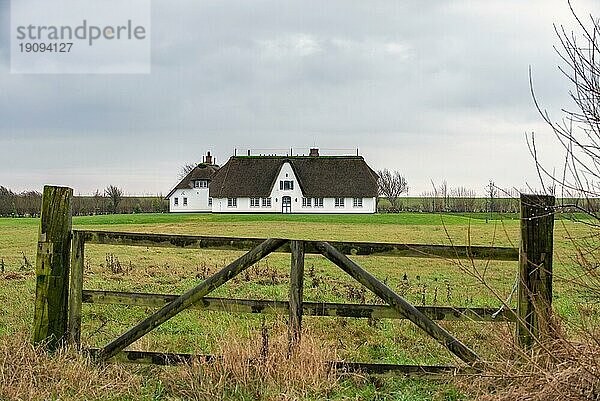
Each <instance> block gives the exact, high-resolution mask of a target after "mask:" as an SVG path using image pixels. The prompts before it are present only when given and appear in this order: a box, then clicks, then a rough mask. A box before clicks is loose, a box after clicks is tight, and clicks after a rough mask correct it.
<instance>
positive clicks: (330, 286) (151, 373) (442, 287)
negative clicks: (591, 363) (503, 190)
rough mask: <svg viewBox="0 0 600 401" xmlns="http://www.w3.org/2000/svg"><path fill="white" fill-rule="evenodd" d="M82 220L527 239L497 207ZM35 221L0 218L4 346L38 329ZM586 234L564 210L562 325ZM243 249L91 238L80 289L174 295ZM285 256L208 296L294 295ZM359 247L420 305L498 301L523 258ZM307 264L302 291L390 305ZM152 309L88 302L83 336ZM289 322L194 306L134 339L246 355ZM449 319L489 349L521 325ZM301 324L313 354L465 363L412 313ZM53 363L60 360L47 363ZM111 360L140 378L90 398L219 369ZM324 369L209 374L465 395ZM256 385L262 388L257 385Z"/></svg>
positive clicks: (69, 393)
mask: <svg viewBox="0 0 600 401" xmlns="http://www.w3.org/2000/svg"><path fill="white" fill-rule="evenodd" d="M73 227H74V228H75V229H94V230H106V231H123V232H147V233H171V234H192V235H211V236H235V237H258V238H268V237H281V238H295V239H310V240H340V241H341V240H345V241H372V242H401V243H424V244H446V245H451V244H453V245H460V244H467V243H470V244H472V245H494V246H511V247H518V243H519V220H518V216H516V215H514V214H513V215H499V214H497V215H494V216H492V218H490V216H489V215H485V214H481V215H480V214H469V215H459V214H457V215H450V214H444V215H441V214H427V213H400V214H376V215H346V216H336V215H287V216H286V215H264V216H260V215H212V214H179V215H177V214H129V215H103V216H84V217H74V218H73ZM37 230H38V220H37V219H32V218H18V219H10V218H5V219H0V260H1V266H2V274H1V276H0V301H1V302H0V304H1V305H2V306H1V308H2V313H1V314H0V339H1V341H2V343H3V346H5V347H6V346H7V344H10V346H11V347H17V348H18V345H19V344H22V343H25V342H27V341H28V340H29V339H28V336H29V332H30V329H31V323H32V319H33V317H32V316H33V300H34V288H35V274H34V266H33V263H34V260H35V244H36V241H37ZM587 234H588V228H587V226H586V225H585V224H577V223H574V222H571V221H569V220H566V219H559V220H557V221H556V223H555V237H554V238H555V267H554V269H555V288H554V305H555V308H556V310H557V312H558V313H559V314H560V316H561V317H563V318H564V319H565V328H566V329H567V330H568V326H569V322H571V321H573V322H575V321H577V319H578V318H579V316H580V314H581V313H582V310H586V308H587V309H589V305H588V303H587V302H586V297H585V294H582V293H579V292H578V291H576V289H575V288H574V287H573V285H572V284H571V280H570V279H571V273H572V266H573V265H574V261H573V260H572V255H574V254H575V252H574V249H575V245H574V242H573V240H572V238H587ZM241 254H242V253H241V252H234V251H217V250H187V249H184V250H181V249H179V250H176V249H165V248H144V247H117V246H100V245H91V244H90V245H87V246H86V255H85V256H86V257H85V275H84V288H85V289H104V290H120V291H135V292H152V293H169V294H179V293H182V292H184V291H186V290H188V289H190V288H192V287H193V286H195V285H197V284H198V283H200V282H201V281H202V280H203V279H204V278H206V277H208V276H209V275H210V274H212V273H215V272H216V271H218V269H220V268H222V267H224V266H225V265H226V264H227V263H229V262H231V261H232V260H234V259H235V258H236V257H238V256H240V255H241ZM289 258H290V256H289V254H283V253H282V254H277V253H275V254H272V255H270V256H268V257H267V258H266V259H264V260H262V261H260V262H259V263H258V264H256V265H255V266H253V267H251V268H250V269H248V270H247V271H246V272H244V273H242V274H241V275H240V276H238V277H236V278H235V279H233V281H231V282H229V283H227V284H226V285H225V286H223V287H222V288H219V289H218V290H217V291H215V292H214V293H212V294H211V296H221V297H229V298H253V299H275V300H286V299H287V292H288V282H289ZM353 259H354V260H356V261H357V262H358V263H359V264H360V265H361V266H363V267H364V268H365V269H367V270H369V271H370V272H371V273H372V274H374V275H375V276H377V277H378V278H380V279H381V280H382V281H384V282H385V283H386V284H388V285H389V286H390V287H391V288H392V289H394V290H395V291H396V292H397V293H399V294H400V295H402V296H404V297H405V298H406V299H408V300H409V301H410V302H412V303H413V304H415V305H452V306H485V307H492V308H496V307H499V306H500V305H501V300H503V299H506V298H507V297H508V295H509V293H510V292H511V289H512V286H513V284H514V281H515V274H516V267H517V263H516V262H496V261H485V260H484V261H468V260H463V261H456V260H448V259H441V258H431V259H425V258H391V257H373V256H355V257H353ZM305 264H306V268H305V269H306V270H305V290H304V297H305V300H307V301H329V302H353V303H381V301H379V300H378V299H377V298H376V297H375V296H374V295H373V294H371V293H369V292H368V291H367V290H365V289H364V288H362V287H361V286H360V284H358V283H357V282H355V281H353V280H352V279H351V278H350V277H348V276H347V275H345V273H344V272H342V271H341V270H340V269H339V268H337V267H336V266H334V265H333V264H331V263H330V262H328V261H327V260H325V259H324V258H323V257H321V256H317V255H307V256H306V261H305ZM482 280H483V281H484V282H485V283H482ZM513 304H514V302H513ZM151 312H152V310H151V309H150V308H134V307H122V306H113V305H94V304H84V306H83V322H82V343H83V344H84V346H86V347H99V346H102V345H104V344H106V343H107V342H108V341H110V340H111V339H113V338H115V337H116V336H117V335H119V334H121V333H123V332H124V331H126V330H127V329H128V328H129V327H131V326H132V325H133V324H135V323H136V322H138V321H140V320H141V319H143V318H144V317H145V316H147V315H148V314H149V313H151ZM286 321H287V316H283V315H282V316H273V315H247V314H246V315H241V314H227V313H223V312H208V311H197V310H188V311H185V312H183V313H181V314H180V315H178V316H176V317H174V318H173V319H171V320H169V321H168V322H166V323H165V324H163V325H162V326H160V327H159V328H157V329H156V330H154V331H153V332H151V333H150V334H149V335H147V336H145V337H143V338H142V339H140V340H138V341H137V342H136V343H134V344H133V345H132V346H131V348H132V349H138V350H148V351H169V352H194V353H202V354H207V353H213V354H222V353H224V352H225V353H226V352H228V350H229V351H231V350H232V349H238V350H243V351H244V352H245V353H247V354H249V355H259V354H261V353H264V352H265V342H266V343H267V351H268V350H269V349H270V348H269V347H271V348H273V347H277V344H278V343H279V342H285V341H283V340H281V339H284V338H285V333H286ZM442 325H443V326H444V327H445V328H447V329H448V330H449V331H450V332H451V333H453V334H455V335H456V336H457V337H458V338H459V339H460V340H461V341H463V342H465V343H466V344H468V345H469V346H470V347H472V348H473V349H474V350H475V351H476V352H477V353H479V354H480V355H481V356H482V357H484V358H485V359H488V360H493V359H494V358H496V357H497V356H498V354H500V353H501V351H500V348H499V345H502V344H504V345H506V344H507V343H509V342H510V338H511V335H512V332H513V331H514V325H512V324H509V323H492V324H490V323H481V322H443V323H442ZM303 327H304V331H305V333H304V337H303V339H305V340H306V341H305V342H306V343H307V344H308V345H307V346H309V347H311V348H310V349H309V350H307V354H308V355H313V354H316V355H317V356H314V355H313V357H314V358H317V357H318V358H321V357H323V358H326V359H331V358H333V359H337V360H353V361H362V362H384V363H399V364H457V363H458V361H457V360H456V359H455V358H454V357H453V356H452V355H451V354H450V353H449V352H448V351H447V350H445V349H444V348H443V347H441V346H440V345H439V344H437V343H436V342H435V341H434V340H432V339H430V338H429V337H427V336H426V335H425V334H424V333H422V332H421V331H420V330H419V329H417V328H416V327H415V326H414V325H412V324H411V323H409V322H407V321H401V320H387V319H369V320H367V319H349V318H339V317H305V318H304V320H303ZM280 340H281V341H280ZM272 352H275V351H272ZM314 358H313V359H314ZM309 359H310V358H309ZM5 363H6V362H5ZM48 363H52V362H51V361H50V362H49V361H47V360H44V361H43V362H42V364H48ZM301 366H304V365H301ZM296 368H297V369H296ZM305 368H306V369H309V367H307V366H305ZM7 369H8V368H7ZM113 369H125V371H124V372H125V373H123V372H121V371H120V373H119V374H120V375H121V376H123V375H125V376H126V377H127V378H129V379H130V380H133V381H134V382H136V383H137V384H136V385H135V386H133V387H135V388H133V389H131V388H130V389H128V390H124V389H123V388H118V389H116V390H114V391H113V393H111V394H112V395H110V396H109V395H108V394H106V393H100V394H98V395H97V396H96V395H94V394H93V393H86V398H96V397H97V398H99V399H104V398H112V399H188V398H191V399H210V397H214V395H215V394H214V393H211V394H210V397H209V396H208V395H206V396H204V395H203V394H208V393H206V388H204V387H202V385H199V384H198V383H197V382H198V381H204V382H210V380H216V379H215V377H214V376H210V377H208V376H207V373H206V371H205V370H203V369H200V371H201V372H203V373H202V374H201V375H196V376H194V375H191V374H190V371H189V370H188V371H186V370H185V368H182V367H179V368H172V367H167V368H165V367H140V366H127V367H118V368H113ZM182 369H184V370H182ZM298 369H299V370H302V369H303V368H302V367H299V368H298V367H294V369H293V370H298ZM174 372H177V373H174ZM288 373H290V372H288ZM321 373H322V374H318V375H317V376H319V377H312V376H310V375H308V374H307V375H305V376H303V378H302V379H301V380H300V382H301V384H298V383H300V382H298V383H296V381H294V380H291V381H290V380H286V379H284V378H283V379H281V381H278V380H276V379H270V381H267V382H262V383H256V382H254V381H252V380H251V379H250V378H248V379H247V380H242V381H241V382H240V381H239V380H237V379H236V380H234V379H232V378H231V377H230V376H229V375H230V373H227V372H223V376H224V377H225V379H223V378H221V379H222V381H218V383H217V384H214V383H213V388H218V389H219V393H218V394H220V395H221V396H222V397H224V398H227V399H256V398H260V399H304V398H309V399H467V398H468V395H466V394H463V393H462V392H461V391H459V390H458V389H457V388H456V387H455V386H454V384H452V383H446V382H444V381H439V380H436V381H431V380H429V379H405V378H400V377H387V378H384V379H381V378H376V377H370V376H364V375H348V376H342V377H335V378H332V377H329V376H328V373H327V372H321ZM115 374H116V373H115ZM290 374H291V373H290ZM182 375H183V377H185V379H182ZM100 376H101V375H100ZM109 376H110V375H109ZM227 377H230V380H227V379H226V378H227ZM244 377H246V376H244ZM248 377H250V376H248ZM307 377H308V379H307ZM200 379H202V380H200ZM209 379H210V380H209ZM305 379H306V380H309V382H310V380H313V382H311V383H312V384H311V385H306V383H305V382H304V381H305ZM324 379H325V381H323V380H324ZM106 380H113V379H106ZM177 380H178V381H179V385H178V384H177ZM125 382H126V380H125ZM7 383H9V382H8V381H4V382H3V384H0V386H8V384H7ZM10 383H13V382H10ZM194 383H195V386H196V387H194ZM290 383H291V384H290ZM294 383H295V384H294ZM315 383H320V384H319V385H317V384H315ZM327 383H329V384H327ZM102 385H105V386H109V387H110V385H109V383H103V382H101V383H99V384H98V386H102ZM290 385H291V387H289V386H290ZM56 388H58V387H56ZM257 388H258V389H262V390H260V391H259V394H257V391H258V390H257ZM8 390H9V389H7V388H4V392H0V398H3V395H4V397H6V398H8V396H7V394H9V395H10V394H12V393H10V392H8ZM56 391H58V390H56ZM90 391H91V390H90ZM35 394H38V393H35ZM39 394H42V393H39ZM76 394H77V392H76V389H74V388H71V387H69V386H67V387H66V389H65V390H64V394H52V393H50V395H51V396H58V395H61V399H68V398H70V397H73V398H75V397H76ZM46 395H48V394H46ZM34 396H35V395H34ZM42 398H44V397H42Z"/></svg>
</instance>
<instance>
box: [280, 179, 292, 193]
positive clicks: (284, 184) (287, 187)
mask: <svg viewBox="0 0 600 401" xmlns="http://www.w3.org/2000/svg"><path fill="white" fill-rule="evenodd" d="M279 189H280V190H282V191H291V190H293V189H294V181H287V180H285V181H279Z"/></svg>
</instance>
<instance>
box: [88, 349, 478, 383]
mask: <svg viewBox="0 0 600 401" xmlns="http://www.w3.org/2000/svg"><path fill="white" fill-rule="evenodd" d="M99 352H100V350H99V349H97V348H92V349H89V350H88V353H89V354H90V356H92V357H93V358H96V357H97V356H98V354H99ZM221 359H222V357H221V356H219V355H195V354H182V353H172V352H152V351H130V350H125V351H120V352H119V353H118V354H116V355H115V356H113V357H111V358H110V359H108V361H107V362H112V363H138V364H153V365H181V364H186V363H191V362H194V361H201V362H204V363H212V362H215V361H217V360H221ZM248 362H249V363H258V361H255V360H249V361H248ZM325 363H326V364H327V365H328V366H331V367H332V368H334V369H336V370H337V371H338V372H339V373H350V372H362V373H369V374H397V375H403V376H425V375H452V376H456V375H461V374H463V375H466V374H476V373H478V372H479V371H478V370H477V369H473V368H460V367H456V366H438V365H396V364H389V363H365V362H347V361H331V362H325Z"/></svg>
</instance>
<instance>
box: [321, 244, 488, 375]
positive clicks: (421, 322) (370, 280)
mask: <svg viewBox="0 0 600 401" xmlns="http://www.w3.org/2000/svg"><path fill="white" fill-rule="evenodd" d="M318 248H319V250H320V251H321V252H322V253H323V255H324V256H325V257H326V258H327V259H329V260H331V261H332V262H333V263H335V264H336V265H338V266H339V267H340V268H341V269H342V270H344V271H345V272H346V273H348V274H349V275H350V276H351V277H352V278H354V279H355V280H356V281H358V282H359V283H361V284H362V285H364V286H365V287H367V288H368V289H369V290H371V291H372V292H373V293H374V294H375V295H377V296H379V297H380V298H381V299H383V300H384V301H385V302H387V303H388V304H390V306H392V307H393V308H394V309H396V310H397V311H398V312H399V313H401V314H403V315H404V316H406V318H407V319H409V320H410V321H411V322H413V323H414V324H416V325H417V326H418V327H419V328H421V329H422V330H424V331H425V332H426V333H427V334H429V335H430V336H431V337H433V338H434V339H436V340H437V341H438V342H439V343H440V344H442V345H443V346H444V347H446V348H448V349H449V350H450V352H452V353H453V354H454V355H456V356H457V357H459V358H460V359H461V360H463V361H464V362H466V363H468V364H474V363H476V362H479V361H480V359H479V357H478V356H477V354H476V353H475V352H474V351H473V350H471V349H470V348H468V347H467V346H466V345H464V344H463V343H462V342H460V341H459V340H458V339H457V338H456V337H454V336H453V335H452V334H450V333H449V332H448V331H446V330H445V329H444V328H443V327H441V326H440V325H439V324H437V323H435V322H434V321H433V320H431V319H429V318H428V317H427V316H425V315H424V314H423V313H421V312H420V311H419V310H418V309H417V308H415V307H414V306H413V305H411V304H410V303H409V302H407V301H406V300H405V299H404V298H402V297H401V296H400V295H398V294H396V293H395V292H394V291H393V290H392V289H391V288H389V287H388V286H387V285H385V284H383V283H382V282H381V281H379V280H378V279H377V278H375V277H374V276H373V275H371V273H369V272H368V271H366V270H364V269H363V268H362V267H360V266H359V265H358V264H357V263H355V262H353V261H352V260H350V259H349V258H348V257H347V256H345V255H343V254H342V253H340V252H339V251H338V250H337V249H336V248H334V247H333V246H331V245H330V244H328V243H327V242H320V243H319V244H318Z"/></svg>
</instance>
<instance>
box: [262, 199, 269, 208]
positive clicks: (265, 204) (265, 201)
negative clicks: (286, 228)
mask: <svg viewBox="0 0 600 401" xmlns="http://www.w3.org/2000/svg"><path fill="white" fill-rule="evenodd" d="M262 207H271V198H262Z"/></svg>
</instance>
